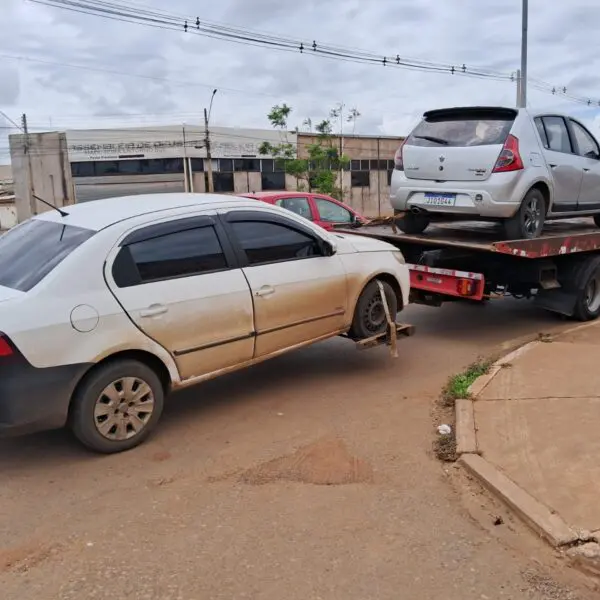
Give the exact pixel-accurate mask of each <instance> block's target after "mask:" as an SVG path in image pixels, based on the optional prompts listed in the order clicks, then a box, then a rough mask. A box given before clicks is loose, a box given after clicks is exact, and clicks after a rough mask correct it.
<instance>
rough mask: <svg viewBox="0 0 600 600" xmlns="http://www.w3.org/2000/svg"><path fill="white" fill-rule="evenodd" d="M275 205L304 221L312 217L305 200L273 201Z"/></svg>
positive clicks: (283, 199) (284, 199)
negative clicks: (302, 218)
mask: <svg viewBox="0 0 600 600" xmlns="http://www.w3.org/2000/svg"><path fill="white" fill-rule="evenodd" d="M275 204H277V206H281V208H285V209H287V210H291V211H292V212H293V213H296V214H297V215H300V216H301V217H304V218H305V219H310V218H311V217H312V214H311V212H310V204H309V203H308V199H307V198H280V199H279V200H276V201H275Z"/></svg>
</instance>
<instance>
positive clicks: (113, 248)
mask: <svg viewBox="0 0 600 600" xmlns="http://www.w3.org/2000/svg"><path fill="white" fill-rule="evenodd" d="M66 212H67V213H68V214H66V215H61V214H60V213H59V212H58V211H50V212H46V213H44V214H42V215H40V216H37V217H35V218H33V219H31V220H29V221H27V222H25V223H23V224H21V225H19V226H18V227H16V228H14V229H12V230H11V231H9V232H8V233H7V234H5V235H4V236H2V237H0V332H1V333H0V433H5V434H7V433H21V432H23V433H24V432H28V431H35V430H41V429H51V428H59V427H63V426H64V425H66V424H68V425H69V426H70V428H71V429H72V430H73V432H74V433H75V435H76V436H77V438H78V439H79V440H80V441H81V442H82V443H83V444H85V445H86V446H87V447H89V448H91V449H93V450H95V451H99V452H105V453H110V452H119V451H122V450H127V449H129V448H132V447H133V446H136V445H137V444H139V443H140V442H141V441H143V440H144V438H146V437H147V435H148V434H149V433H150V432H151V431H152V429H153V428H154V427H155V426H156V424H157V422H158V420H159V418H160V415H161V412H162V408H163V401H164V398H165V396H166V395H167V394H168V392H169V391H171V390H173V389H176V388H181V387H184V386H189V385H193V384H196V383H199V382H201V381H204V380H206V379H209V378H213V377H216V376H218V375H222V374H225V373H228V372H230V371H234V370H236V369H241V368H243V367H247V366H250V365H252V364H254V363H257V362H259V361H263V360H266V359H268V358H271V357H273V356H277V355H279V354H281V353H283V352H287V351H289V350H293V349H295V348H300V347H302V346H305V345H307V344H312V343H314V342H318V341H320V340H324V339H326V338H330V337H332V336H336V335H340V334H347V335H348V336H349V337H351V338H353V339H356V340H361V339H365V338H369V337H372V336H373V335H377V334H378V333H381V332H383V331H385V330H386V326H387V321H386V315H385V307H384V305H383V302H382V295H381V293H380V286H379V283H378V282H381V284H382V285H383V289H384V291H385V297H386V299H387V304H388V307H389V309H390V311H391V313H392V314H396V313H397V312H398V311H400V310H402V308H403V307H404V306H405V305H406V304H407V303H408V298H409V274H408V269H407V267H406V265H405V264H404V259H403V257H402V254H401V253H400V251H398V250H397V249H396V248H394V247H393V246H391V245H389V244H386V243H385V242H381V241H378V240H373V239H368V238H364V237H361V236H356V235H349V236H344V235H339V234H333V233H329V232H326V231H324V230H323V229H322V228H320V227H318V226H316V225H314V224H312V223H310V222H308V221H307V220H306V219H303V218H301V217H299V216H297V215H294V214H292V213H290V212H289V211H286V210H284V209H282V208H278V207H275V206H269V205H266V204H265V205H262V204H259V203H257V202H256V201H254V200H247V199H240V198H235V197H231V196H218V195H208V194H202V195H200V194H154V195H147V196H134V197H127V198H112V199H109V200H102V201H97V202H91V203H87V204H82V205H77V206H73V207H69V208H68V209H67V210H66Z"/></svg>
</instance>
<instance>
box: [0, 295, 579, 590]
mask: <svg viewBox="0 0 600 600" xmlns="http://www.w3.org/2000/svg"><path fill="white" fill-rule="evenodd" d="M405 319H406V320H409V321H411V322H413V323H415V324H416V325H417V327H418V332H417V335H416V336H415V337H414V338H411V339H409V340H407V341H403V342H402V343H401V344H400V350H401V358H399V359H397V360H392V359H390V358H389V357H388V355H387V352H386V350H385V349H377V350H374V351H368V352H359V351H357V350H355V349H354V347H353V346H352V345H351V344H349V343H348V342H346V341H343V340H333V341H330V342H327V343H324V344H321V345H319V346H316V347H313V348H309V349H306V350H303V351H301V352H298V353H295V354H292V355H288V356H285V357H282V358H280V359H276V360H274V361H272V362H269V363H265V364H263V365H260V366H258V367H256V368H254V369H252V370H248V371H245V372H242V373H237V374H234V375H232V376H228V377H226V378H223V379H220V380H215V381H213V382H209V383H208V384H206V385H204V386H202V387H200V388H196V389H195V390H188V391H186V392H185V393H182V394H180V395H178V396H177V397H175V398H173V399H172V401H171V402H170V404H169V405H168V407H167V409H166V412H165V415H164V420H163V423H162V426H161V427H160V430H159V431H158V432H157V434H156V435H155V436H154V437H153V438H152V440H151V441H149V442H148V443H146V444H145V445H144V446H142V447H141V448H139V449H137V450H134V451H132V452H129V453H126V454H123V455H119V456H110V457H101V456H95V455H90V454H88V453H86V452H85V451H83V450H81V449H80V448H79V447H78V446H77V445H76V444H75V443H74V442H72V441H71V440H70V438H69V437H68V436H67V435H66V434H64V433H63V432H52V433H49V434H43V435H37V436H33V437H29V438H22V439H14V440H2V441H0V589H1V590H2V593H1V596H2V598H3V600H23V599H24V598H36V599H37V600H46V599H68V598H77V599H81V598H86V599H87V598H100V599H108V598H111V599H119V600H121V599H130V598H131V599H157V600H158V599H160V600H171V599H173V600H174V599H182V600H205V599H206V600H213V599H214V600H231V599H234V598H235V599H238V598H240V599H241V598H253V599H260V600H262V599H265V600H281V599H283V598H285V599H286V600H296V599H298V600H309V599H319V598H320V599H326V600H333V599H340V600H342V599H343V600H354V599H356V600H366V599H371V598H372V599H377V600H387V599H390V600H392V599H393V600H403V599H415V598H419V599H423V600H428V599H437V598H440V599H442V598H443V599H444V600H472V599H473V600H474V599H478V600H480V599H485V598H488V599H490V600H492V599H493V600H497V599H502V598H512V599H514V600H517V599H522V598H534V599H538V600H542V599H546V598H548V599H551V598H552V599H558V600H561V599H564V600H567V599H571V600H573V599H575V598H587V597H588V596H587V595H586V594H587V591H586V590H585V589H582V588H578V586H579V584H580V581H579V578H578V577H577V576H576V575H575V574H574V573H571V572H570V571H569V570H568V569H566V568H558V567H556V565H555V564H554V563H553V562H552V561H553V560H555V559H554V558H553V556H552V553H551V552H550V551H549V550H548V549H547V548H545V547H544V546H543V545H542V544H541V543H540V542H538V541H536V540H533V539H532V536H531V535H530V534H529V533H528V532H527V531H525V530H522V529H521V528H520V526H519V525H518V524H511V523H510V520H509V518H508V517H506V525H505V526H502V527H497V528H495V529H494V527H493V526H492V525H491V520H492V516H493V511H494V510H500V509H499V508H496V507H494V506H490V505H489V504H488V503H487V502H488V501H487V500H486V496H483V495H478V494H477V493H476V492H469V493H461V491H460V490H462V489H465V488H464V486H463V483H464V482H463V481H462V480H458V479H457V478H460V475H459V474H458V470H457V469H453V468H452V467H447V468H446V469H444V468H443V467H442V466H441V465H440V463H438V462H437V461H436V460H435V458H434V457H433V456H432V452H431V443H432V439H433V437H434V433H433V432H434V427H433V425H434V424H433V421H432V416H431V407H432V404H433V402H434V400H435V398H436V396H437V394H438V392H439V390H440V387H441V386H442V385H443V384H444V382H445V380H446V378H447V377H448V376H449V375H451V374H452V373H454V372H456V371H458V370H460V369H461V368H463V367H464V366H466V365H467V364H468V363H469V362H470V361H472V360H473V359H475V358H476V357H477V356H478V355H480V354H484V353H488V352H490V351H492V350H495V349H498V348H499V347H500V346H501V345H502V343H503V342H505V341H507V340H512V339H514V338H516V337H519V336H523V335H527V334H532V333H533V334H534V333H536V332H538V331H546V332H547V331H552V330H554V329H557V328H561V327H562V328H564V327H565V324H564V323H563V322H561V321H559V320H557V319H556V318H555V317H553V316H551V315H545V314H544V313H540V312H537V311H535V310H534V309H533V308H532V307H530V306H529V305H528V304H526V303H523V304H518V303H515V302H514V301H508V300H506V301H499V302H497V303H493V306H488V307H486V308H482V307H465V306H462V307H461V306H448V307H447V308H444V309H442V310H439V309H428V308H421V307H411V308H410V309H409V310H408V311H407V312H406V314H405ZM324 484H328V485H324ZM472 515H475V517H476V518H475V519H474V518H472ZM478 519H479V520H478ZM488 521H489V522H490V527H489V528H488V527H487V523H488ZM532 557H537V558H538V559H539V560H541V561H542V562H547V563H548V564H549V565H550V566H551V568H552V570H553V577H554V579H555V581H553V580H551V579H549V578H548V576H547V571H545V570H544V569H542V568H541V567H540V566H539V564H537V563H536V562H535V561H534V560H533V558H532ZM576 588H578V589H576ZM569 590H573V591H569Z"/></svg>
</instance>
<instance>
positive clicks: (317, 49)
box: [31, 0, 600, 106]
mask: <svg viewBox="0 0 600 600" xmlns="http://www.w3.org/2000/svg"><path fill="white" fill-rule="evenodd" d="M31 1H32V2H36V3H38V4H43V5H46V6H51V7H54V8H60V9H62V10H70V11H74V12H78V13H82V14H88V15H93V16H99V17H102V18H106V19H112V20H117V21H122V22H127V23H134V24H138V25H144V26H150V27H155V28H159V29H168V30H173V31H183V32H184V33H190V34H195V35H201V36H203V37H208V38H213V39H220V40H224V41H228V42H233V43H240V44H244V45H251V46H262V47H270V48H272V49H276V50H278V51H285V52H296V53H297V52H300V53H303V54H310V55H313V56H319V57H322V58H329V59H334V60H340V61H345V62H354V63H362V64H371V65H376V64H377V65H383V66H389V67H392V68H403V69H408V70H413V71H415V70H416V71H422V72H437V73H446V74H452V75H459V76H466V77H476V78H484V79H496V80H505V81H506V80H510V81H513V82H514V81H515V76H514V74H512V73H511V74H507V73H501V72H499V71H494V70H491V69H484V68H473V67H467V66H466V65H465V64H462V65H460V64H458V65H457V64H450V63H435V62H431V61H424V60H419V59H414V58H408V57H406V56H403V57H400V55H399V54H396V55H395V56H394V55H389V54H385V53H374V52H368V51H365V50H360V49H356V48H349V47H347V46H340V45H332V44H323V43H320V42H319V43H317V41H316V40H312V42H311V40H309V39H301V38H288V37H281V36H276V35H273V34H270V33H265V32H260V31H257V30H252V29H246V28H241V27H231V26H228V25H224V24H222V23H218V22H214V21H209V20H207V19H202V20H201V19H200V18H199V17H198V16H192V15H182V14H179V15H178V14H173V13H168V12H166V11H160V10H157V9H152V8H149V7H146V6H143V5H141V4H139V3H136V2H131V1H129V2H121V3H118V4H117V3H115V2H109V1H106V0H31ZM528 81H530V82H531V86H532V87H533V88H534V89H536V90H538V91H541V92H544V93H547V94H552V95H554V96H558V97H562V98H565V99H566V100H570V101H573V102H577V103H579V104H583V105H587V106H600V100H594V99H592V98H591V97H588V96H578V95H575V94H572V93H570V91H568V90H567V88H566V87H565V86H557V85H552V84H550V83H547V82H544V81H541V80H536V79H533V78H529V80H528Z"/></svg>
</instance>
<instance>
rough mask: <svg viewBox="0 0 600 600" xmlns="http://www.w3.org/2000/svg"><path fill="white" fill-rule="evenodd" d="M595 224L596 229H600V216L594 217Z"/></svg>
mask: <svg viewBox="0 0 600 600" xmlns="http://www.w3.org/2000/svg"><path fill="white" fill-rule="evenodd" d="M594 223H596V227H600V215H594Z"/></svg>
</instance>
